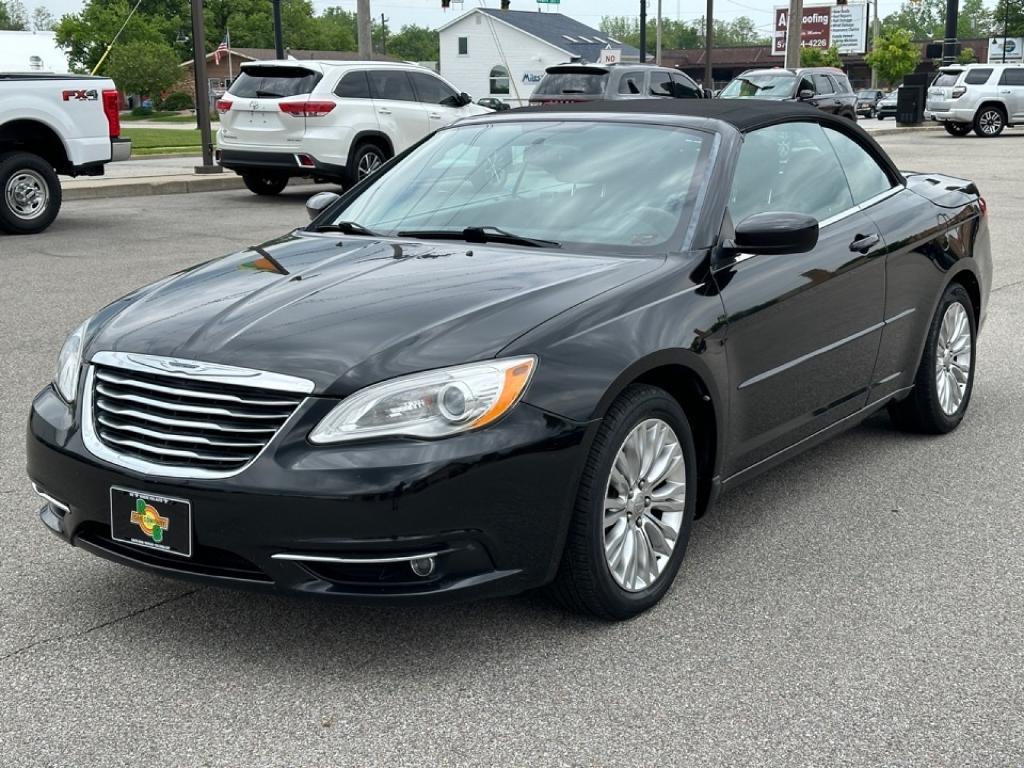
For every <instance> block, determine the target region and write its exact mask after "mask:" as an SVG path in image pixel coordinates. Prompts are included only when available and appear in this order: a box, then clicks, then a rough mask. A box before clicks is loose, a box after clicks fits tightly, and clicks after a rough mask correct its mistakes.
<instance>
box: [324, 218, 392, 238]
mask: <svg viewBox="0 0 1024 768" xmlns="http://www.w3.org/2000/svg"><path fill="white" fill-rule="evenodd" d="M307 229H309V231H310V232H341V233H343V234H346V235H362V236H363V237H380V235H379V234H377V233H376V232H374V231H373V230H372V229H367V228H366V227H364V226H363V225H362V224H360V223H359V222H356V221H338V222H335V223H334V224H321V225H320V226H317V227H311V228H310V227H307Z"/></svg>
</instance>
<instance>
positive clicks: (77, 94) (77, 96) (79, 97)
mask: <svg viewBox="0 0 1024 768" xmlns="http://www.w3.org/2000/svg"><path fill="white" fill-rule="evenodd" d="M61 96H62V97H63V99H64V101H97V100H98V99H99V97H100V95H99V93H98V92H97V91H95V90H89V91H64V92H63V93H61Z"/></svg>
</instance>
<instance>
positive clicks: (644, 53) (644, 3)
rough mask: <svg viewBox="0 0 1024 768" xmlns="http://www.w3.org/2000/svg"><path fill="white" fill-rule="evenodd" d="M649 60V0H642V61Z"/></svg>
mask: <svg viewBox="0 0 1024 768" xmlns="http://www.w3.org/2000/svg"><path fill="white" fill-rule="evenodd" d="M645 61H647V0H640V63H641V64H643V63H644V62H645Z"/></svg>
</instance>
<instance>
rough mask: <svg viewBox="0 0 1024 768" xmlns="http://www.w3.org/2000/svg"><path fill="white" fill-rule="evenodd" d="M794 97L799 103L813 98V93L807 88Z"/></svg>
mask: <svg viewBox="0 0 1024 768" xmlns="http://www.w3.org/2000/svg"><path fill="white" fill-rule="evenodd" d="M796 97H797V98H798V99H800V101H810V100H811V99H813V98H814V91H812V90H811V89H809V88H804V89H803V90H802V91H800V93H798V94H797V95H796Z"/></svg>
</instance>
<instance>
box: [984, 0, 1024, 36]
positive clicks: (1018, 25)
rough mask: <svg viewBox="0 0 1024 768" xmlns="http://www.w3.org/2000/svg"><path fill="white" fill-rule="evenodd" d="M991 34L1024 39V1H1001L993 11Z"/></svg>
mask: <svg viewBox="0 0 1024 768" xmlns="http://www.w3.org/2000/svg"><path fill="white" fill-rule="evenodd" d="M1004 28H1005V31H1004ZM991 32H992V34H993V35H994V36H996V37H1002V36H1003V35H1004V34H1005V35H1006V36H1007V37H1024V0H999V2H997V3H996V7H995V10H994V11H992V30H991Z"/></svg>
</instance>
